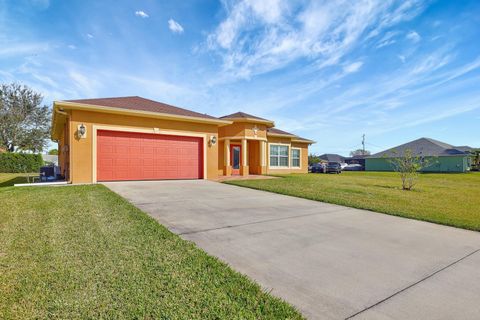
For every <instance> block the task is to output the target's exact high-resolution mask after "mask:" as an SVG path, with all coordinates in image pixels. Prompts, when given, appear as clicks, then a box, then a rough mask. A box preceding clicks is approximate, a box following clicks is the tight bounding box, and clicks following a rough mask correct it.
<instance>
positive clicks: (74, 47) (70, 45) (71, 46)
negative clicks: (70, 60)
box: [67, 44, 77, 50]
mask: <svg viewBox="0 0 480 320" xmlns="http://www.w3.org/2000/svg"><path fill="white" fill-rule="evenodd" d="M67 47H68V48H69V49H72V50H75V49H77V47H76V46H75V45H74V44H69V45H68V46H67Z"/></svg>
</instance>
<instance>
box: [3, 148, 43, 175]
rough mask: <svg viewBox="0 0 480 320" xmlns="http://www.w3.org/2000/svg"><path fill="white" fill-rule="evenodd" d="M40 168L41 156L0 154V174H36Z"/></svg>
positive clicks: (41, 163)
mask: <svg viewBox="0 0 480 320" xmlns="http://www.w3.org/2000/svg"><path fill="white" fill-rule="evenodd" d="M41 166H43V158H42V155H41V154H27V153H9V152H6V153H0V172H10V173H15V172H20V173H22V172H28V173H30V172H38V171H39V170H40V167H41Z"/></svg>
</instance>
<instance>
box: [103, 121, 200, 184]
mask: <svg viewBox="0 0 480 320" xmlns="http://www.w3.org/2000/svg"><path fill="white" fill-rule="evenodd" d="M202 145H203V140H202V138H195V137H182V136H170V135H158V134H148V133H133V132H118V131H104V130H98V131H97V180H98V181H116V180H156V179H201V178H203V148H202Z"/></svg>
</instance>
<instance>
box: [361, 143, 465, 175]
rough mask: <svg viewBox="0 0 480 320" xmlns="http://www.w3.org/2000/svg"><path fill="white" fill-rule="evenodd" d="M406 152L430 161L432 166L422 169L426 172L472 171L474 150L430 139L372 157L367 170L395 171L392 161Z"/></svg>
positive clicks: (367, 159)
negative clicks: (408, 151)
mask: <svg viewBox="0 0 480 320" xmlns="http://www.w3.org/2000/svg"><path fill="white" fill-rule="evenodd" d="M406 150H410V151H411V152H412V153H413V154H414V155H416V156H421V157H424V158H425V159H427V160H428V162H429V163H430V164H429V166H427V167H425V168H423V169H422V171H424V172H467V171H469V170H470V166H471V157H472V155H471V153H470V151H471V150H473V149H472V148H470V147H467V146H462V147H455V146H452V145H450V144H447V143H444V142H441V141H438V140H434V139H430V138H420V139H417V140H414V141H411V142H408V143H405V144H402V145H400V146H397V147H394V148H391V149H388V150H385V151H382V152H379V153H376V154H374V155H371V156H369V157H367V158H366V159H365V170H366V171H393V166H392V164H391V162H390V161H391V159H392V158H393V157H401V156H402V155H403V154H404V153H405V151H406Z"/></svg>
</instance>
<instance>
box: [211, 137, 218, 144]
mask: <svg viewBox="0 0 480 320" xmlns="http://www.w3.org/2000/svg"><path fill="white" fill-rule="evenodd" d="M216 143H217V137H216V136H210V145H211V146H214V145H215V144H216Z"/></svg>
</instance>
